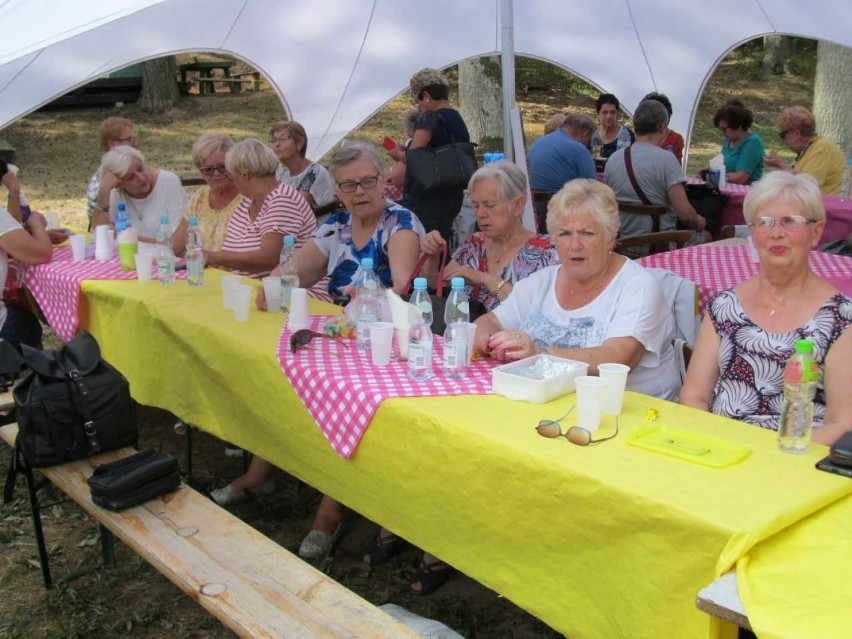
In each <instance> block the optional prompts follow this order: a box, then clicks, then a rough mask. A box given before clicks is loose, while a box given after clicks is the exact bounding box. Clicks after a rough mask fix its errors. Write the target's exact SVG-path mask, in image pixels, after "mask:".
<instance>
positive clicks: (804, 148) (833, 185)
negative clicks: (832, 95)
mask: <svg viewBox="0 0 852 639" xmlns="http://www.w3.org/2000/svg"><path fill="white" fill-rule="evenodd" d="M775 126H776V127H777V128H778V135H779V136H780V137H781V141H782V142H783V143H784V144H785V145H786V146H787V148H789V149H790V150H791V151H793V152H794V153H795V154H796V161H795V162H793V164H792V165H789V164H787V163H786V162H785V161H784V159H783V158H782V157H781V156H779V155H778V153H776V152H775V151H773V152H772V153H770V154H769V155H768V156H767V157H766V158H765V159H764V162H765V163H766V164H768V165H769V166H773V167H775V168H776V169H781V170H782V171H796V172H798V173H807V174H808V175H811V176H813V178H814V179H815V180H816V181H817V184H819V188H820V190H821V191H822V192H823V193H824V194H825V195H837V194H838V193H840V188H841V186H842V183H843V171H844V170H845V169H846V157H845V156H844V155H843V151H841V150H840V147H838V146H837V145H836V144H835V143H834V142H832V141H831V140H829V139H828V138H824V137H823V136H821V135H817V132H816V119H815V118H814V114H813V113H811V112H810V111H808V110H807V109H806V108H805V107H801V106H793V107H789V108H787V109H784V110H783V111H782V112H781V115H779V116H778V120H777V121H776V122H775Z"/></svg>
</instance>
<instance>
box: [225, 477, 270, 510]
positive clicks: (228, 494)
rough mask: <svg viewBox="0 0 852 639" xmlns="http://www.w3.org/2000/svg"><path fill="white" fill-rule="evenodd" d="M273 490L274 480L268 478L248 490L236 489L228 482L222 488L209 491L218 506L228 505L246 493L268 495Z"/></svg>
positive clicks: (242, 497) (243, 496)
mask: <svg viewBox="0 0 852 639" xmlns="http://www.w3.org/2000/svg"><path fill="white" fill-rule="evenodd" d="M274 491H275V482H274V481H273V480H271V479H270V480H269V481H267V482H264V483H263V484H261V485H260V486H258V487H257V488H252V489H250V490H243V491H237V489H235V488H234V485H233V484H228V485H227V486H225V487H224V488H217V489H216V490H211V491H210V497H211V498H212V499H213V501H215V502H216V503H217V504H219V505H220V506H228V505H230V504H233V503H236V502H238V501H240V500H241V499H245V497H246V495H248V494H252V495H270V494H272V493H273V492H274Z"/></svg>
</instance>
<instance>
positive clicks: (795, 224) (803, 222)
mask: <svg viewBox="0 0 852 639" xmlns="http://www.w3.org/2000/svg"><path fill="white" fill-rule="evenodd" d="M776 222H778V223H779V224H780V225H781V228H782V229H786V230H788V231H791V230H795V229H802V228H804V227H805V226H807V225H808V224H816V220H813V219H811V218H809V217H805V216H804V215H785V216H784V217H779V218H774V217H769V216H768V215H761V216H760V217H757V218H755V219H754V221H753V222H750V223H749V226H750V227H751V228H753V229H757V230H760V231H768V230H769V229H771V228H773V227H774V226H775V223H776Z"/></svg>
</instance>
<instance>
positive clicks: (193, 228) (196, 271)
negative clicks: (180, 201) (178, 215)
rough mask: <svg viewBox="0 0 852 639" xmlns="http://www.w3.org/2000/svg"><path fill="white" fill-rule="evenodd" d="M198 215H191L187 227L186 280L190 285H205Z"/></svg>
mask: <svg viewBox="0 0 852 639" xmlns="http://www.w3.org/2000/svg"><path fill="white" fill-rule="evenodd" d="M201 247H202V238H201V228H199V226H198V217H196V216H195V215H190V216H189V224H188V225H187V227H186V254H185V258H186V281H187V283H188V284H189V285H190V286H203V285H204V251H203V250H202V248H201Z"/></svg>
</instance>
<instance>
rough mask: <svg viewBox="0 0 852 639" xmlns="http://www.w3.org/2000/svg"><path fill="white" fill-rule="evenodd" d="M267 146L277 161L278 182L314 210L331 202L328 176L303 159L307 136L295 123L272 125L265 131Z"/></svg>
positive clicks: (324, 171)
mask: <svg viewBox="0 0 852 639" xmlns="http://www.w3.org/2000/svg"><path fill="white" fill-rule="evenodd" d="M269 136H270V137H269V145H270V146H271V147H272V150H273V151H274V152H275V155H276V156H278V159H279V160H280V161H281V165H282V168H281V174H280V175H279V176H278V179H279V180H280V181H281V182H282V183H283V184H286V185H287V186H291V187H293V188H294V189H296V190H297V191H298V192H299V193H300V194H301V195H302V197H304V198H305V199H306V200H307V201H308V204H309V205H310V206H311V208H318V207H321V206H324V205H326V204H329V203H330V202H333V201H334V199H335V198H334V183H333V182H332V180H331V175H330V174H329V172H328V171H327V170H326V168H325V167H324V166H322V165H321V164H317V163H316V162H311V161H310V160H309V159H307V158H306V157H305V153H306V151H307V148H308V134H307V133H306V132H305V127H303V126H302V125H301V124H299V123H298V122H295V121H293V120H290V121H289V122H285V121H282V122H276V123H275V124H273V125H272V130H271V131H270V132H269Z"/></svg>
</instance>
